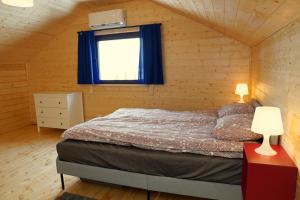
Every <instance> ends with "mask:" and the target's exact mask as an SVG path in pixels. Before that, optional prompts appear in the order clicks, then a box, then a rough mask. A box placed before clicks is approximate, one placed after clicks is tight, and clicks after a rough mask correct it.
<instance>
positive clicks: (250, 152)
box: [242, 143, 298, 200]
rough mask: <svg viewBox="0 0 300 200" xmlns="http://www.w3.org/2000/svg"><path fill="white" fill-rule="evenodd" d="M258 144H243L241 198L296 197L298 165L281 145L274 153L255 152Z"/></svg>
mask: <svg viewBox="0 0 300 200" xmlns="http://www.w3.org/2000/svg"><path fill="white" fill-rule="evenodd" d="M258 146H260V144H250V143H248V144H245V145H244V153H243V154H244V158H243V173H242V190H243V197H244V200H269V199H270V200H295V190H296V179H297V172H298V170H297V168H296V166H295V164H294V163H293V161H292V160H291V159H290V157H289V156H288V155H287V153H286V152H285V151H284V149H283V148H282V147H280V146H277V145H273V146H272V148H273V149H274V150H275V151H277V155H275V156H263V155H260V154H257V153H256V152H255V151H254V149H255V148H257V147H258Z"/></svg>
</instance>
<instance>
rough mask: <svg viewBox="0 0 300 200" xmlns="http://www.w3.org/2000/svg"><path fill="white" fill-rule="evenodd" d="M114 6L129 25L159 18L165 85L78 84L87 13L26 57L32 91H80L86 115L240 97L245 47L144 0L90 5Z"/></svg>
mask: <svg viewBox="0 0 300 200" xmlns="http://www.w3.org/2000/svg"><path fill="white" fill-rule="evenodd" d="M117 8H122V9H125V10H126V11H127V18H128V24H129V25H138V24H148V23H158V22H161V23H162V40H163V57H164V71H165V82H166V83H165V85H163V86H103V85H98V86H79V85H77V84H76V81H77V80H76V76H77V32H78V31H80V30H86V29H87V23H88V19H87V14H86V15H82V16H81V17H79V18H78V19H77V20H75V21H74V22H73V23H72V24H70V25H69V27H66V30H65V31H64V32H62V33H61V34H59V35H58V36H56V37H55V39H54V40H52V41H50V44H49V45H48V46H46V47H45V48H44V50H43V51H41V52H40V53H39V54H38V55H37V56H36V57H34V58H33V59H32V60H31V61H30V62H29V64H28V69H29V80H30V89H31V93H34V92H40V91H83V92H84V107H85V116H86V118H87V119H89V118H92V117H95V116H97V115H103V114H107V113H110V112H112V111H114V110H115V109H117V108H119V107H148V108H151V107H153V108H158V107H159V108H167V109H176V110H190V109H200V108H215V107H218V106H220V105H223V104H225V103H228V102H231V101H236V100H238V96H236V95H235V94H234V89H235V84H236V83H237V82H248V81H249V65H250V64H249V63H250V53H251V52H250V48H249V47H247V46H245V45H243V44H241V43H239V42H237V41H235V40H233V39H230V38H228V37H225V36H224V35H222V34H220V33H218V32H216V31H214V30H212V29H210V28H207V27H206V26H203V25H201V24H200V23H198V22H196V21H193V20H191V19H189V18H187V17H184V16H181V15H179V14H176V13H175V12H173V11H171V10H170V9H167V8H164V7H162V6H160V5H158V4H156V3H153V2H151V1H148V0H135V1H130V2H127V3H119V4H111V5H105V6H101V5H99V4H95V6H91V7H90V11H101V10H109V9H117ZM33 109H34V108H33V102H32V98H31V110H32V111H33ZM32 113H33V114H34V112H32ZM32 118H34V115H32Z"/></svg>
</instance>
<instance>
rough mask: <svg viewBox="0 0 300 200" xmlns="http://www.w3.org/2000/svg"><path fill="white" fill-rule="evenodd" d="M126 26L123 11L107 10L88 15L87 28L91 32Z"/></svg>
mask: <svg viewBox="0 0 300 200" xmlns="http://www.w3.org/2000/svg"><path fill="white" fill-rule="evenodd" d="M125 26H126V15H125V12H124V10H121V9H117V10H108V11H104V12H95V13H90V14H89V27H90V29H92V30H99V29H108V28H117V27H125Z"/></svg>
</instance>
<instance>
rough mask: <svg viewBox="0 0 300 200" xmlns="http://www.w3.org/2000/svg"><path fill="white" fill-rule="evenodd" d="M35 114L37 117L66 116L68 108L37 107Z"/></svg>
mask: <svg viewBox="0 0 300 200" xmlns="http://www.w3.org/2000/svg"><path fill="white" fill-rule="evenodd" d="M37 116H39V117H55V118H68V117H69V114H68V110H67V109H63V108H48V107H38V108H37Z"/></svg>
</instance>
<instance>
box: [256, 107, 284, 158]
mask: <svg viewBox="0 0 300 200" xmlns="http://www.w3.org/2000/svg"><path fill="white" fill-rule="evenodd" d="M251 131H252V132H254V133H258V134H262V135H263V136H264V141H263V143H262V145H261V146H260V147H258V148H256V149H255V152H256V153H258V154H262V155H266V156H274V155H276V154H277V153H276V151H274V150H273V149H272V147H271V146H270V136H271V135H282V134H283V126H282V120H281V113H280V109H279V108H276V107H268V106H262V107H257V108H256V109H255V114H254V118H253V122H252V126H251Z"/></svg>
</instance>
